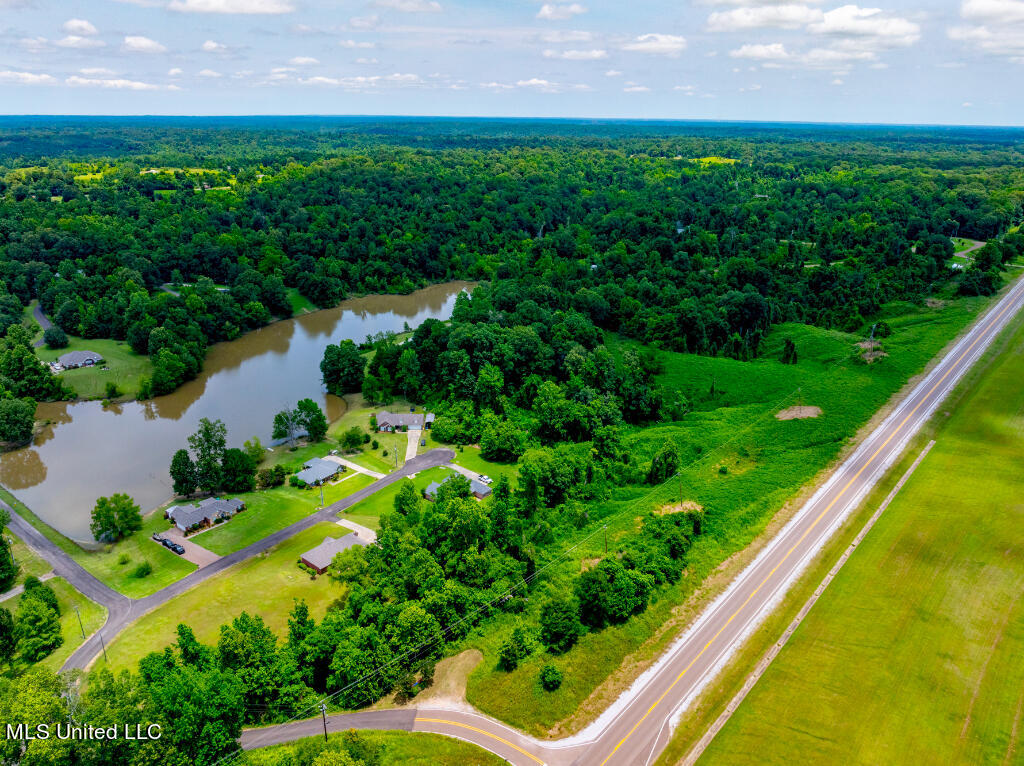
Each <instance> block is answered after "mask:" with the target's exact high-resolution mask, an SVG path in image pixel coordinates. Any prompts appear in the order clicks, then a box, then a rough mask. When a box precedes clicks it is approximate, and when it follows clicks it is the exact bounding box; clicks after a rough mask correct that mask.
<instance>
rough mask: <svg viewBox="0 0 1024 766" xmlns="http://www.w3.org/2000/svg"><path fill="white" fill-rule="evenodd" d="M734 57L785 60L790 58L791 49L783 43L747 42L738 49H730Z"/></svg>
mask: <svg viewBox="0 0 1024 766" xmlns="http://www.w3.org/2000/svg"><path fill="white" fill-rule="evenodd" d="M729 55H730V56H732V57H733V58H734V59H753V60H754V61H784V60H786V59H788V58H790V55H789V51H787V50H786V46H785V45H783V44H782V43H769V44H767V45H762V44H757V43H747V44H746V45H742V46H740V47H739V48H737V49H736V50H732V51H729Z"/></svg>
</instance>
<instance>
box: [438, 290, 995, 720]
mask: <svg viewBox="0 0 1024 766" xmlns="http://www.w3.org/2000/svg"><path fill="white" fill-rule="evenodd" d="M981 305H982V302H981V301H978V300H970V301H956V302H940V303H938V304H936V305H935V306H934V307H921V308H918V307H914V306H910V305H906V304H900V305H894V306H889V307H887V309H886V311H885V312H884V316H885V318H886V321H888V323H889V324H890V325H891V326H892V327H893V330H894V333H893V335H892V337H890V338H887V339H886V340H885V341H884V347H883V350H884V351H885V352H886V353H887V354H888V356H885V357H882V358H881V359H879V360H878V361H876V362H875V363H873V364H870V365H868V364H865V363H863V361H861V360H859V355H860V349H859V348H858V347H857V346H856V345H855V344H856V343H857V341H859V340H861V338H862V337H863V336H856V335H849V334H845V333H841V332H837V331H830V330H822V329H819V328H814V327H807V326H803V325H781V326H779V327H777V328H776V329H775V330H774V331H773V332H772V334H771V335H770V336H769V338H768V339H767V341H766V344H765V349H764V354H763V355H762V357H761V358H760V359H758V360H756V361H754V362H751V363H741V362H736V361H733V360H729V359H722V358H708V357H697V356H690V355H685V354H666V355H665V358H666V367H665V371H664V373H663V374H662V376H661V380H662V382H663V383H664V384H665V385H667V386H669V387H671V388H675V389H678V390H680V391H682V392H683V393H684V394H685V395H686V396H687V397H688V399H689V400H690V401H691V402H692V406H693V411H692V412H691V413H690V414H688V415H686V416H685V417H684V418H683V419H682V420H681V421H678V422H676V423H671V424H662V425H658V426H654V427H650V428H646V429H634V430H633V431H632V432H631V433H629V435H628V436H627V439H626V440H627V450H628V451H629V452H630V454H631V455H632V456H633V458H634V459H635V460H637V461H640V462H643V461H645V460H649V459H650V457H651V455H653V453H654V452H655V451H656V450H657V449H659V448H660V447H661V446H662V445H663V444H664V443H665V442H666V441H671V442H674V443H675V444H676V445H677V446H678V448H679V449H680V451H681V454H682V456H683V469H682V472H681V477H680V479H679V480H675V481H672V482H670V483H668V484H665V485H661V486H660V487H655V488H644V487H630V488H625V489H618V490H614V491H613V492H612V494H611V496H610V497H609V498H608V499H607V500H605V501H603V502H598V503H595V504H592V505H591V507H590V515H591V519H594V520H595V521H597V520H600V521H602V522H603V523H606V524H607V525H608V540H609V547H610V549H612V550H614V548H615V546H616V544H617V542H618V541H619V540H621V539H622V538H623V537H625V536H626V535H627V534H632V533H633V531H634V530H635V529H637V528H638V525H639V523H640V520H641V519H642V517H643V515H644V514H645V513H647V512H649V511H650V510H653V509H655V508H657V507H659V506H661V505H664V504H666V503H668V502H676V501H678V499H679V497H680V495H682V497H683V499H686V500H691V501H694V502H697V503H699V504H700V505H701V506H703V507H704V509H705V512H706V519H705V534H703V535H702V536H701V537H700V538H699V539H698V540H697V541H696V543H695V544H694V546H693V548H692V550H691V551H690V554H689V566H688V570H687V573H686V576H685V577H684V578H683V579H682V580H681V581H680V582H679V583H677V584H676V585H674V586H671V587H669V588H666V589H665V590H663V591H661V592H660V593H659V594H658V596H657V598H656V600H655V601H654V603H652V605H651V607H650V608H649V609H648V610H647V612H645V613H644V614H643V615H641V616H640V617H638V618H635V619H633V620H631V621H630V622H628V623H627V624H625V625H620V626H615V627H612V628H608V629H605V630H603V631H601V632H599V633H596V634H591V635H588V636H586V637H585V638H584V639H583V640H582V641H581V642H580V644H579V645H578V646H577V647H576V648H575V649H573V650H572V651H571V652H569V653H568V654H566V655H564V656H562V657H558V658H551V657H548V656H546V655H544V654H543V653H540V652H538V653H536V654H534V655H533V656H532V657H530V658H529V659H528V660H526V661H525V662H524V663H523V664H522V665H521V666H520V668H519V669H517V670H516V671H513V672H511V673H506V672H503V671H499V670H497V668H496V661H497V651H498V648H499V647H500V645H501V643H502V642H503V641H504V639H505V637H506V635H507V631H508V630H509V629H510V627H511V625H512V624H514V622H515V620H514V619H513V618H508V619H507V621H505V622H502V621H500V620H499V621H496V622H491V623H489V624H488V625H487V627H486V629H485V630H478V631H476V632H475V633H474V634H472V635H471V636H470V637H469V638H468V639H467V641H466V642H465V644H464V645H461V646H458V647H454V648H453V649H454V650H455V651H459V650H462V649H465V648H478V649H480V650H481V651H482V652H483V654H484V660H483V662H482V663H481V664H480V665H479V666H478V667H477V668H476V669H475V670H474V671H473V673H472V674H471V675H470V679H469V684H468V688H467V697H468V698H469V701H470V702H472V703H473V704H475V705H476V706H478V707H479V708H481V709H482V710H484V711H485V712H487V713H489V714H491V715H494V716H496V717H498V718H501V719H502V720H505V721H508V722H509V723H512V724H514V725H517V726H520V727H523V728H525V729H527V730H529V731H531V732H534V733H538V734H541V733H545V732H547V731H548V730H550V729H552V727H555V726H556V724H558V723H559V722H563V726H568V727H569V728H573V727H574V726H578V724H579V723H580V722H582V721H583V720H584V719H585V718H586V711H584V712H583V713H577V709H578V708H579V707H580V705H581V704H582V703H583V702H584V700H586V699H587V697H588V696H589V695H590V694H591V692H593V691H594V689H595V688H596V687H598V686H599V685H600V684H601V683H602V682H603V681H605V679H606V678H607V677H608V676H609V675H610V674H611V673H612V672H613V671H615V670H616V668H618V667H619V666H620V665H621V663H622V662H623V661H624V659H625V658H626V657H629V656H632V657H633V659H634V660H636V661H638V662H641V663H642V662H644V661H646V660H648V659H650V657H653V656H655V655H656V654H657V651H658V649H659V647H660V646H664V644H665V643H667V641H668V640H670V639H671V637H672V635H673V634H674V632H675V631H677V630H678V629H679V627H680V626H678V625H677V626H676V627H675V628H672V629H668V628H666V626H667V625H669V626H670V625H671V623H672V622H673V621H674V619H675V618H676V615H677V614H678V613H679V611H678V607H679V606H680V605H681V604H684V603H685V602H686V600H687V598H688V597H689V596H690V595H691V594H692V593H693V591H694V590H695V589H696V587H697V586H698V585H699V584H700V583H701V582H703V580H704V579H705V578H706V577H707V576H708V574H709V573H711V572H712V571H714V570H715V568H716V567H717V566H718V565H719V564H720V563H721V562H722V561H724V560H725V559H727V558H728V557H729V556H731V555H733V554H734V553H736V552H738V551H740V550H742V549H744V548H745V547H746V546H747V545H749V543H750V542H751V541H752V540H753V539H754V538H755V537H756V536H757V535H758V534H760V533H761V532H762V531H763V530H764V528H765V526H766V525H767V524H768V523H769V521H770V520H771V519H772V517H773V516H774V514H775V513H776V512H777V511H778V509H779V508H781V507H782V506H783V505H784V504H785V503H786V501H788V500H790V499H791V498H793V497H795V496H796V495H797V494H798V493H799V491H800V490H801V488H802V487H803V486H804V485H805V484H807V483H808V482H809V481H810V480H811V479H813V478H814V476H815V475H816V474H817V473H818V472H819V471H820V470H821V469H823V468H824V467H826V466H827V465H828V464H829V463H830V462H831V461H833V460H834V459H835V458H836V457H837V456H838V455H839V454H840V451H841V450H842V448H843V447H844V445H845V444H846V443H847V441H848V440H849V438H850V437H851V436H853V435H854V434H855V433H856V431H857V429H858V428H860V427H861V426H862V425H863V424H864V423H866V422H867V421H868V420H869V419H870V418H871V416H872V415H873V414H874V413H875V412H876V411H877V410H878V409H879V408H880V407H881V406H882V405H883V404H884V403H885V402H886V401H887V400H888V398H889V397H890V396H891V395H892V394H893V393H894V392H895V391H896V390H897V389H898V388H899V387H900V386H901V385H903V383H905V381H906V380H907V379H908V378H909V377H910V376H911V375H913V374H915V373H917V372H919V371H920V370H921V369H922V368H923V367H924V365H925V364H926V363H927V362H928V361H929V360H930V359H931V358H932V357H933V356H934V355H935V354H937V353H938V352H939V351H940V350H941V349H942V347H943V346H944V345H945V344H946V343H947V342H948V341H949V340H950V339H951V338H952V337H953V336H954V335H955V334H956V333H957V332H958V331H959V330H961V329H962V328H963V327H964V326H965V325H966V324H967V323H968V322H969V321H970V319H971V318H972V317H973V316H974V314H975V312H976V311H977V310H978V308H979V307H980V306H981ZM787 337H789V338H791V339H792V340H793V341H794V342H795V344H796V347H797V351H798V355H799V363H798V364H796V365H783V364H781V363H780V362H779V361H778V358H779V355H780V353H781V349H782V344H783V341H784V339H785V338H787ZM712 385H713V387H714V393H713V394H712V393H711V392H712ZM798 389H799V391H798ZM798 403H800V404H805V405H813V406H818V407H821V408H822V410H823V414H822V415H821V416H820V417H817V418H813V419H807V420H787V421H780V420H778V419H776V418H775V417H774V416H775V413H777V412H778V411H779V410H781V409H783V408H784V407H788V406H791V405H793V404H798ZM492 475H493V474H492ZM559 542H560V547H562V548H563V549H564V548H568V547H569V546H572V545H578V547H577V548H575V549H574V550H573V551H572V553H571V554H569V555H568V556H566V557H565V558H562V559H559V558H558V547H555V548H554V549H551V550H550V551H549V552H548V557H547V558H546V559H545V560H542V561H539V562H538V565H539V566H544V565H547V566H548V568H547V569H546V571H545V574H544V577H543V578H542V579H541V581H540V583H539V584H538V586H537V588H536V590H535V593H534V595H532V596H531V599H530V605H529V607H528V609H530V610H533V609H537V608H539V604H540V603H542V602H543V600H544V598H543V596H544V593H545V591H546V589H547V588H550V587H552V586H555V587H565V586H568V585H569V584H570V583H571V581H572V579H573V578H574V577H575V576H576V574H577V573H578V572H579V571H580V569H581V567H582V565H583V562H584V561H585V560H588V559H594V558H598V557H600V556H601V555H603V554H604V543H603V534H601V532H600V527H597V525H595V524H593V523H592V524H590V525H589V526H588V527H587V528H585V529H584V530H582V531H580V532H579V533H576V534H569V535H567V536H566V537H565V539H564V540H560V541H559ZM547 662H553V664H555V665H556V666H558V667H560V668H561V669H562V670H563V672H564V674H565V681H564V682H563V684H562V687H561V688H560V689H559V690H558V691H556V692H550V693H549V692H544V691H543V690H542V689H541V688H540V685H539V683H538V681H537V676H538V673H539V671H540V669H541V667H542V666H543V665H544V664H545V663H547ZM574 715H575V718H573V717H574ZM570 719H572V720H570ZM572 721H576V723H573V722H572ZM566 722H568V723H566Z"/></svg>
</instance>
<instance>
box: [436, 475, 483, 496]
mask: <svg viewBox="0 0 1024 766" xmlns="http://www.w3.org/2000/svg"><path fill="white" fill-rule="evenodd" d="M454 478H455V475H454V474H452V475H451V476H448V477H446V478H445V479H443V480H441V481H440V482H436V481H432V482H430V484H428V485H427V488H426V489H424V490H423V497H425V498H426V499H427V500H429V501H430V502H434V499H435V498H436V497H437V491H438V490H439V489H440V488H441V485H442V484H444V483H445V482H448V481H451V480H452V479H454ZM467 478H468V477H467ZM469 491H470V492H471V493H472V494H473V497H475V498H476V499H477V500H483V499H484V498H485V497H490V495H491V488H490V487H488V486H487V485H486V484H484V483H483V482H482V481H477V480H476V479H469Z"/></svg>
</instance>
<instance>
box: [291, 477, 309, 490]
mask: <svg viewBox="0 0 1024 766" xmlns="http://www.w3.org/2000/svg"><path fill="white" fill-rule="evenodd" d="M288 483H289V484H290V485H291V486H293V487H298V488H299V489H305V487H306V482H304V481H303V480H302V479H300V478H299V477H298V476H296V475H295V474H292V475H291V476H289V477H288Z"/></svg>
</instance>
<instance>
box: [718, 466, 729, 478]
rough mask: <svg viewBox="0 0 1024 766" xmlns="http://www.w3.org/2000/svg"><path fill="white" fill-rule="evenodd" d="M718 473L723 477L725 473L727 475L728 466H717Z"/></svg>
mask: <svg viewBox="0 0 1024 766" xmlns="http://www.w3.org/2000/svg"><path fill="white" fill-rule="evenodd" d="M718 472H719V473H720V474H722V476H725V475H726V474H727V473H729V466H727V465H720V466H718Z"/></svg>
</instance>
